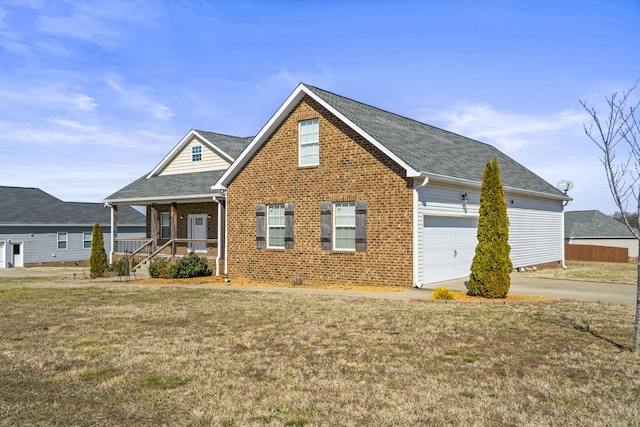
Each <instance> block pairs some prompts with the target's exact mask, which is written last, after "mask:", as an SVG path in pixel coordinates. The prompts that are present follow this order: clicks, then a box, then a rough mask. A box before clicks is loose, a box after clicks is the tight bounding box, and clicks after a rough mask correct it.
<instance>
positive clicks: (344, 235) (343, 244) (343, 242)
mask: <svg viewBox="0 0 640 427" xmlns="http://www.w3.org/2000/svg"><path fill="white" fill-rule="evenodd" d="M336 249H349V250H355V249H356V229H355V228H338V227H336Z"/></svg>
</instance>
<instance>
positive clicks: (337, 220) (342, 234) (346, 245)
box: [333, 202, 356, 251]
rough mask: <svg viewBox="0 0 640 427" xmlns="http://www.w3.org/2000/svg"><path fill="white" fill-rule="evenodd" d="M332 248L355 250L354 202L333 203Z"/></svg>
mask: <svg viewBox="0 0 640 427" xmlns="http://www.w3.org/2000/svg"><path fill="white" fill-rule="evenodd" d="M333 212H334V216H333V218H334V220H333V228H334V232H333V235H334V236H335V237H334V249H335V250H349V251H355V250H356V203H355V202H339V203H334V205H333Z"/></svg>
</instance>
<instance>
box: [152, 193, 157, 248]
mask: <svg viewBox="0 0 640 427" xmlns="http://www.w3.org/2000/svg"><path fill="white" fill-rule="evenodd" d="M150 210H151V220H150V226H151V230H150V233H151V236H150V237H151V252H155V251H156V248H157V246H158V205H157V204H155V203H151V208H150Z"/></svg>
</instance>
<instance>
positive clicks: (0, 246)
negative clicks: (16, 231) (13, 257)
mask: <svg viewBox="0 0 640 427" xmlns="http://www.w3.org/2000/svg"><path fill="white" fill-rule="evenodd" d="M4 247H5V246H4V241H2V242H0V268H5V267H6V266H5V265H4V264H5V262H4V261H5V259H6V256H7V255H6V253H5V251H4Z"/></svg>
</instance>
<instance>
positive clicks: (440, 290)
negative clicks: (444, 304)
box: [432, 286, 458, 300]
mask: <svg viewBox="0 0 640 427" xmlns="http://www.w3.org/2000/svg"><path fill="white" fill-rule="evenodd" d="M432 298H433V299H437V300H456V299H458V294H457V293H456V292H454V291H450V290H449V289H447V288H445V287H443V286H438V287H437V288H436V289H435V290H434V291H433V296H432Z"/></svg>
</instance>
